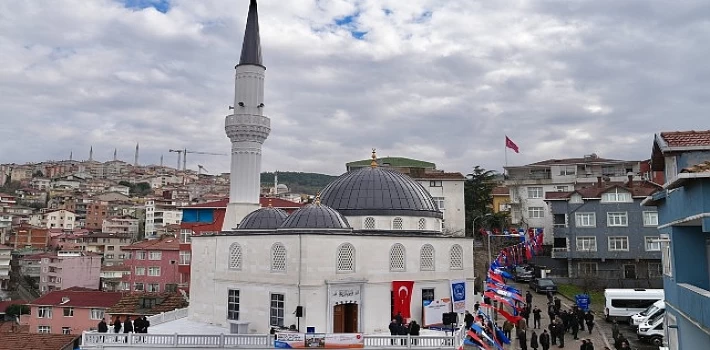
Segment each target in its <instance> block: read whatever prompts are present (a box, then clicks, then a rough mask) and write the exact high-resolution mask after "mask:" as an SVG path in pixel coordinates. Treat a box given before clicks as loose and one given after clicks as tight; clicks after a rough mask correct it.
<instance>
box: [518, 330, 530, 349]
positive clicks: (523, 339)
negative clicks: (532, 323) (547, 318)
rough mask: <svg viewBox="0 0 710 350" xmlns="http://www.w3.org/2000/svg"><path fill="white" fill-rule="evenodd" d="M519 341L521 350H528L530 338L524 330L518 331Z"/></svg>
mask: <svg viewBox="0 0 710 350" xmlns="http://www.w3.org/2000/svg"><path fill="white" fill-rule="evenodd" d="M518 341H519V342H520V349H521V350H528V337H527V335H526V334H525V331H524V330H522V329H519V330H518Z"/></svg>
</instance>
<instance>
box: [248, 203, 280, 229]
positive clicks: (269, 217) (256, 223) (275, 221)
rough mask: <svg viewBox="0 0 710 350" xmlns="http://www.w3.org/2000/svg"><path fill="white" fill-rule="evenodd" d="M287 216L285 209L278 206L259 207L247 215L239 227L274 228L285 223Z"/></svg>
mask: <svg viewBox="0 0 710 350" xmlns="http://www.w3.org/2000/svg"><path fill="white" fill-rule="evenodd" d="M287 216H288V214H286V212H285V211H283V210H281V209H278V208H272V207H265V208H259V209H257V210H254V211H253V212H251V213H249V215H247V216H245V217H244V219H242V222H241V223H239V227H238V229H239V230H274V229H276V228H278V227H279V226H281V225H282V224H283V222H284V221H285V220H286V217H287Z"/></svg>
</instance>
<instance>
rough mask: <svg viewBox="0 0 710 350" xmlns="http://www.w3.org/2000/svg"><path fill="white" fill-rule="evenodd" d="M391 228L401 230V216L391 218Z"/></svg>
mask: <svg viewBox="0 0 710 350" xmlns="http://www.w3.org/2000/svg"><path fill="white" fill-rule="evenodd" d="M392 229H393V230H401V229H402V218H400V217H397V218H394V220H392Z"/></svg>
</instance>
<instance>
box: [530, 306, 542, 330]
mask: <svg viewBox="0 0 710 350" xmlns="http://www.w3.org/2000/svg"><path fill="white" fill-rule="evenodd" d="M532 314H533V326H534V328H535V329H540V320H542V315H541V314H542V310H540V309H539V308H538V307H537V306H535V308H534V309H533V311H532Z"/></svg>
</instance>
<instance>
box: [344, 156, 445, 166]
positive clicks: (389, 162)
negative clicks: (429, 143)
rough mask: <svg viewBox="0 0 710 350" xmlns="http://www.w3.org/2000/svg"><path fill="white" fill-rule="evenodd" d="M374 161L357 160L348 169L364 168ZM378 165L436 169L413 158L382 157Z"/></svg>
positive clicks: (431, 164)
mask: <svg viewBox="0 0 710 350" xmlns="http://www.w3.org/2000/svg"><path fill="white" fill-rule="evenodd" d="M370 163H372V159H364V160H356V161H354V162H350V163H346V164H345V166H347V167H362V166H370ZM377 165H379V166H391V167H397V168H407V167H408V168H430V169H436V164H434V163H430V162H425V161H423V160H417V159H412V158H404V157H382V158H378V159H377Z"/></svg>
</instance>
